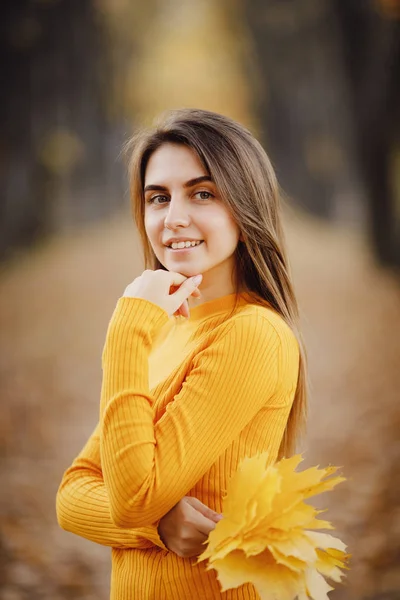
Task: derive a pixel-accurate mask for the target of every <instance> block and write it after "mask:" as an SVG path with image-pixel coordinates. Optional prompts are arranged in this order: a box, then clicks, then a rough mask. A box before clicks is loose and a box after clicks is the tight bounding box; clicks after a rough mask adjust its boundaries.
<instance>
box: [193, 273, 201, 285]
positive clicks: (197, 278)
mask: <svg viewBox="0 0 400 600" xmlns="http://www.w3.org/2000/svg"><path fill="white" fill-rule="evenodd" d="M202 279H203V275H196V276H195V277H193V279H192V281H193V283H194V285H199V283H201V280H202Z"/></svg>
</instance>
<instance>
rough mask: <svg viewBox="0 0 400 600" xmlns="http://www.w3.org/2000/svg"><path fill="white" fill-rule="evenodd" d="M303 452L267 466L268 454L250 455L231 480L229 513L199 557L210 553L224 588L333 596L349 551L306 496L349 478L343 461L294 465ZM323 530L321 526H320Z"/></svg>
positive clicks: (303, 599) (291, 599)
mask: <svg viewBox="0 0 400 600" xmlns="http://www.w3.org/2000/svg"><path fill="white" fill-rule="evenodd" d="M301 461H302V457H301V455H296V456H293V457H291V458H288V459H282V460H281V461H279V462H277V463H276V464H275V465H271V464H268V453H263V454H260V455H257V456H254V457H252V458H246V459H244V460H243V461H242V463H241V464H240V466H239V468H238V470H237V472H236V473H235V474H234V475H233V477H232V478H231V480H230V481H229V483H228V487H227V494H226V497H225V498H224V502H223V519H222V520H221V521H219V522H218V523H217V525H216V527H215V529H214V530H213V531H212V532H211V533H210V535H209V539H208V545H207V547H206V549H205V551H204V552H203V554H202V555H201V556H200V557H199V561H203V560H206V559H208V565H207V569H215V570H216V572H217V577H218V579H219V581H220V584H221V587H222V591H225V590H228V589H230V588H236V587H239V586H240V585H243V584H245V583H251V584H253V585H254V587H255V588H256V590H257V592H258V593H259V595H260V597H261V598H262V600H276V598H279V600H295V599H296V598H298V600H309V599H312V600H327V599H328V595H327V594H328V592H329V591H330V590H332V589H333V588H332V587H331V586H330V585H329V584H328V583H327V582H326V581H325V577H327V578H329V579H330V580H332V581H335V582H340V581H341V578H342V577H343V573H342V571H341V569H343V568H346V562H347V560H348V558H349V555H348V554H346V552H345V549H346V546H345V544H344V543H343V542H342V541H341V540H339V539H338V538H335V537H333V536H332V535H330V534H327V533H323V532H321V531H318V530H320V529H332V528H333V527H332V525H331V523H330V522H328V521H324V520H322V519H318V515H319V514H320V513H321V512H324V511H321V510H316V509H315V508H314V507H313V506H311V505H309V504H306V503H305V502H304V501H305V500H306V499H307V498H310V497H311V496H314V495H317V494H320V493H322V492H325V491H329V490H331V489H333V488H334V487H335V486H336V485H337V484H338V483H340V482H341V481H344V478H343V477H340V476H338V475H335V473H336V472H337V467H327V468H325V469H324V468H322V469H320V468H319V467H311V468H309V469H305V470H304V471H296V470H295V469H296V468H297V467H298V465H299V464H300V463H301ZM315 530H317V531H315Z"/></svg>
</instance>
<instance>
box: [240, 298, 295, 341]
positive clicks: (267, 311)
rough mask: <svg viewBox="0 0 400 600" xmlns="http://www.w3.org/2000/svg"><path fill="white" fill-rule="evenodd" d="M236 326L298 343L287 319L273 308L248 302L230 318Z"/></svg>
mask: <svg viewBox="0 0 400 600" xmlns="http://www.w3.org/2000/svg"><path fill="white" fill-rule="evenodd" d="M230 322H231V323H232V324H233V326H234V327H235V328H238V329H242V330H248V332H249V333H250V334H251V333H253V335H260V336H264V335H265V336H273V337H275V338H276V339H279V340H280V342H281V343H284V344H290V343H294V344H295V345H297V339H296V336H295V334H294V332H293V331H292V329H291V328H290V327H289V325H288V324H287V323H286V321H285V320H284V319H283V318H282V317H281V316H280V315H279V314H278V313H277V312H276V311H274V310H273V309H272V308H269V307H267V306H261V305H259V304H246V305H244V306H242V307H240V308H239V310H238V311H237V313H236V314H235V315H234V316H233V317H232V319H230Z"/></svg>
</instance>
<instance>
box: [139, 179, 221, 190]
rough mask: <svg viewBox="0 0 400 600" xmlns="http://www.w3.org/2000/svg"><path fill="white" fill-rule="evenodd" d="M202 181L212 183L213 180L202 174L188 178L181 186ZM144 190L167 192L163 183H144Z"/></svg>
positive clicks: (191, 185) (190, 185) (189, 185)
mask: <svg viewBox="0 0 400 600" xmlns="http://www.w3.org/2000/svg"><path fill="white" fill-rule="evenodd" d="M204 181H209V182H211V183H213V180H212V179H211V177H210V176H209V175H202V176H201V177H195V178H194V179H189V181H187V182H186V183H184V184H183V187H185V188H190V187H193V186H194V185H198V184H199V183H203V182H204ZM144 191H145V192H154V191H157V192H167V191H168V188H167V187H165V185H146V187H145V188H144Z"/></svg>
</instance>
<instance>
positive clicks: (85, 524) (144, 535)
mask: <svg viewBox="0 0 400 600" xmlns="http://www.w3.org/2000/svg"><path fill="white" fill-rule="evenodd" d="M56 509H57V519H58V523H59V525H60V527H62V528H63V529H65V530H66V531H70V532H72V533H75V534H77V535H79V536H81V537H84V538H86V539H88V540H90V541H92V542H96V543H98V544H102V545H104V546H112V547H115V548H140V549H142V550H144V549H147V548H154V547H155V546H159V547H160V548H163V549H164V550H167V548H166V547H165V546H164V544H163V542H162V541H161V539H160V537H159V535H158V531H157V523H156V524H154V525H150V526H149V527H143V528H141V529H120V528H118V527H116V526H115V524H114V523H113V521H112V520H111V517H110V503H109V500H108V495H107V491H106V488H105V485H104V480H103V474H102V471H101V465H100V437H99V426H97V427H96V429H95V431H94V432H93V433H92V435H91V437H90V438H89V440H88V442H87V443H86V445H85V447H84V448H83V450H82V451H81V453H80V454H79V456H78V457H77V458H76V459H75V460H74V462H73V463H72V465H71V467H70V468H69V469H67V471H66V472H65V474H64V476H63V479H62V482H61V485H60V487H59V490H58V493H57V501H56Z"/></svg>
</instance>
